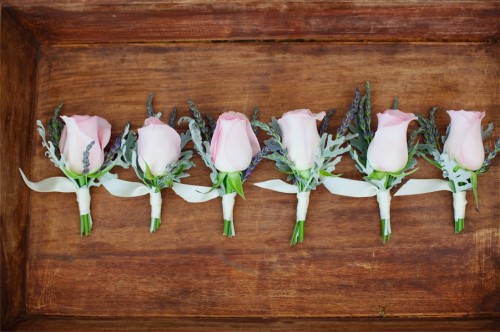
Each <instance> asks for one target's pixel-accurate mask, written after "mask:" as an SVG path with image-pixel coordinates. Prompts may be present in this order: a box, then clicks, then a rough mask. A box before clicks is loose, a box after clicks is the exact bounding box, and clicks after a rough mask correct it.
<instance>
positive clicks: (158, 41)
mask: <svg viewBox="0 0 500 332" xmlns="http://www.w3.org/2000/svg"><path fill="white" fill-rule="evenodd" d="M106 3H107V4H106V5H103V4H100V3H99V1H94V0H86V1H83V0H82V1H40V0H29V1H20V0H12V1H10V2H8V3H4V4H3V5H2V8H1V54H0V56H1V101H0V103H1V114H0V115H1V122H0V126H1V127H0V133H1V138H0V142H1V144H2V153H1V158H2V159H1V160H2V162H1V164H2V172H1V174H2V176H1V208H0V209H1V244H2V255H1V268H2V270H1V287H2V290H1V301H2V302H1V304H2V308H1V319H2V329H18V330H68V329H71V330H75V329H76V330H105V329H107V330H126V329H129V330H141V329H142V330H144V329H150V330H163V329H165V328H167V327H170V328H172V329H177V330H184V329H185V330H206V329H207V328H208V329H228V330H229V329H236V330H238V329H240V330H262V329H264V330H290V329H292V330H293V329H316V330H331V329H343V330H367V329H370V330H385V331H387V330H436V329H448V330H455V331H457V330H475V329H482V330H494V329H495V328H498V317H499V297H500V292H499V282H500V276H499V270H500V269H499V262H500V260H499V241H498V235H499V220H500V218H499V199H498V197H499V183H500V181H499V173H500V167H498V166H499V162H498V159H497V160H496V161H495V163H494V165H493V167H492V168H491V171H490V173H488V175H486V176H483V177H481V178H480V179H479V198H480V206H481V210H480V212H479V213H478V212H476V211H475V208H474V204H473V197H472V194H471V193H469V197H468V199H469V204H468V206H467V212H466V223H465V230H464V231H463V232H462V233H461V234H459V235H454V234H453V225H452V219H453V215H452V214H453V211H452V200H451V194H449V193H446V192H438V193H433V194H428V195H420V196H414V197H397V198H394V199H393V201H392V229H393V236H392V238H391V241H390V243H389V244H387V245H385V246H384V245H382V243H381V237H380V234H379V220H378V208H377V203H376V200H375V199H369V198H366V199H354V198H347V197H340V196H333V195H330V194H329V193H327V192H326V190H325V189H324V188H322V187H321V188H319V189H318V190H317V191H315V192H313V193H312V194H311V204H310V207H309V213H308V220H307V226H306V239H305V242H304V243H303V244H301V245H298V246H296V247H290V246H289V245H288V241H289V238H290V236H291V232H292V230H293V223H294V214H295V204H296V200H295V197H293V196H292V195H286V194H277V193H272V192H269V191H265V190H262V189H259V188H257V187H255V186H252V183H254V182H258V181H263V180H267V179H271V178H276V177H280V174H279V173H278V172H277V171H276V170H275V169H274V166H273V164H272V163H271V162H268V161H264V162H263V163H262V164H261V165H259V166H258V168H257V170H256V171H255V172H254V174H253V176H252V177H251V178H250V183H248V184H247V185H246V187H245V193H246V196H247V200H246V201H244V200H242V199H237V202H236V207H235V211H234V212H235V220H236V221H235V222H236V232H237V236H236V237H235V238H233V239H227V238H225V237H223V236H222V235H221V233H222V220H221V206H220V201H219V200H214V201H211V202H207V203H202V204H197V205H191V204H188V203H186V202H184V201H182V199H180V198H179V197H177V196H175V195H174V194H173V193H172V192H171V191H165V192H164V193H163V199H164V201H163V215H162V218H163V223H162V226H161V228H160V230H159V232H158V233H156V234H153V235H151V234H149V232H148V223H149V220H148V218H149V217H148V216H149V204H148V198H147V197H141V198H135V199H125V198H116V197H111V196H110V195H109V194H108V193H107V192H106V191H105V190H104V189H103V188H93V189H92V214H93V218H94V222H95V227H94V229H93V231H92V235H91V236H90V237H88V238H80V236H79V235H78V234H79V233H78V232H79V224H78V222H79V219H78V210H77V204H76V201H75V196H74V195H71V194H58V193H51V194H40V193H37V192H32V191H30V190H29V189H28V188H27V187H26V186H25V185H24V184H23V183H22V181H21V177H20V176H19V172H18V167H21V168H22V169H23V170H24V171H25V172H26V174H27V175H28V177H29V178H30V179H32V180H35V181H38V180H41V179H43V178H46V177H48V176H56V175H59V172H58V170H57V169H56V168H55V167H53V165H52V164H51V163H50V161H49V160H48V159H47V158H46V157H45V156H44V150H43V148H42V147H41V140H40V137H39V136H38V134H37V133H36V127H35V120H36V119H41V120H42V121H44V122H45V121H47V119H48V118H49V117H50V116H51V114H52V111H53V108H54V106H55V105H56V104H58V103H59V102H61V101H64V103H65V107H64V111H63V112H64V113H65V114H98V115H100V116H103V117H105V118H107V119H108V120H109V121H110V122H111V124H112V126H113V134H114V135H117V134H118V133H119V132H120V130H121V128H122V126H123V124H124V123H125V122H127V121H129V122H130V123H131V125H132V127H133V128H138V127H139V126H141V125H142V122H143V119H144V116H145V103H146V99H147V96H148V94H149V93H150V92H154V93H155V94H156V98H155V107H156V109H157V110H162V111H163V110H167V111H168V110H169V109H170V108H171V107H172V106H177V107H178V110H179V112H180V114H181V115H188V108H187V104H186V99H187V98H188V97H189V98H192V99H193V100H194V101H195V102H196V103H197V105H198V106H199V108H200V109H201V110H202V111H204V112H208V113H210V114H212V115H213V116H214V117H216V116H217V115H219V114H220V113H222V112H223V111H229V110H233V111H239V112H244V113H246V114H250V113H251V111H252V109H253V107H255V106H259V107H260V109H261V117H260V118H261V120H263V121H268V120H269V119H270V117H271V116H273V115H276V116H279V115H281V114H282V113H284V112H286V111H289V110H292V109H297V108H310V109H311V110H313V111H315V112H317V111H322V110H328V109H331V108H336V110H337V113H336V115H335V116H334V118H333V121H332V123H331V126H330V132H334V130H335V129H336V127H337V126H338V125H339V124H340V122H341V119H342V117H343V116H344V115H345V113H346V110H347V109H348V107H349V105H350V103H351V100H352V96H353V92H354V88H355V87H356V86H359V87H363V85H364V82H365V81H370V83H371V84H372V91H373V110H374V112H381V111H383V110H385V109H386V108H389V106H390V105H391V103H392V99H393V98H394V97H399V99H400V109H401V110H403V111H406V112H416V113H420V114H427V112H428V110H429V108H430V107H431V106H433V105H439V106H440V107H441V111H440V112H439V113H438V125H439V127H440V129H442V130H444V129H445V127H446V125H447V123H448V121H449V120H448V116H447V115H446V113H445V112H444V110H446V109H468V110H481V111H486V113H487V115H486V118H485V120H484V122H483V123H487V122H489V121H493V122H495V124H496V125H497V126H500V111H499V98H498V96H499V92H500V91H499V76H498V73H499V69H500V68H499V65H498V59H499V50H500V49H499V47H498V43H497V41H498V37H499V30H498V17H499V14H500V12H499V3H498V2H496V1H440V2H428V1H412V2H393V1H370V2H368V1H342V2H335V3H330V2H314V3H305V2H304V3H303V2H298V3H295V2H294V3H291V2H290V3H289V2H284V1H272V2H242V1H237V2H227V1H211V2H198V1H188V0H186V1H176V2H168V3H167V2H164V1H154V0H153V1H147V2H146V1H145V2H141V1H138V2H134V3H130V2H125V1H114V0H109V1H106ZM185 129H186V128H185V127H181V128H179V130H182V131H184V130H185ZM496 136H498V130H497V131H496ZM259 138H260V141H261V142H262V141H263V140H264V139H265V137H264V135H260V136H259ZM195 162H196V164H197V167H196V168H195V169H193V171H192V172H191V177H189V178H188V179H186V183H192V184H205V185H209V182H210V181H209V179H208V174H209V172H208V170H207V169H206V168H205V167H204V165H203V163H202V161H201V160H200V159H199V158H198V157H196V158H195ZM418 167H419V171H418V172H417V173H415V174H414V176H413V177H414V178H439V177H440V173H439V171H437V170H435V169H433V168H432V167H431V166H429V165H428V164H427V163H426V162H425V161H423V160H419V164H418ZM337 172H338V173H342V174H343V176H345V177H347V178H354V179H360V174H359V173H358V172H357V171H356V170H355V168H354V166H353V162H352V160H351V159H350V157H349V156H347V155H346V156H345V157H344V159H343V161H342V163H341V164H340V165H339V167H338V169H337ZM118 173H119V174H120V176H121V177H123V178H125V179H130V180H133V179H134V175H133V172H132V171H131V170H119V171H118Z"/></svg>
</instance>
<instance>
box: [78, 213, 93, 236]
mask: <svg viewBox="0 0 500 332" xmlns="http://www.w3.org/2000/svg"><path fill="white" fill-rule="evenodd" d="M91 230H92V221H91V219H90V214H83V215H80V236H84V235H85V236H88V235H90V231H91Z"/></svg>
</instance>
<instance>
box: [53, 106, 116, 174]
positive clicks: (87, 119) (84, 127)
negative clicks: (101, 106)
mask: <svg viewBox="0 0 500 332" xmlns="http://www.w3.org/2000/svg"><path fill="white" fill-rule="evenodd" d="M61 119H62V120H63V121H64V123H65V124H66V125H65V126H64V128H63V130H62V133H61V139H60V140H59V150H61V154H62V156H63V157H64V159H65V160H66V167H67V168H68V169H69V170H70V171H72V172H73V173H75V174H83V153H84V152H85V150H86V149H87V146H88V145H89V144H90V143H91V142H92V141H94V145H93V146H92V148H91V149H90V152H89V163H90V164H89V173H90V174H91V173H94V172H96V171H98V170H99V169H100V168H101V166H102V163H103V162H104V148H105V147H106V145H107V144H108V142H109V138H110V137H111V125H110V124H109V122H108V121H106V120H105V119H103V118H101V117H98V116H88V115H73V116H64V115H63V116H61Z"/></svg>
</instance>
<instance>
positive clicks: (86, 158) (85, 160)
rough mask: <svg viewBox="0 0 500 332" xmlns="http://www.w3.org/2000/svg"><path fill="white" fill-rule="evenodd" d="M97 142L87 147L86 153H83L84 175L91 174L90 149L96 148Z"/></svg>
mask: <svg viewBox="0 0 500 332" xmlns="http://www.w3.org/2000/svg"><path fill="white" fill-rule="evenodd" d="M94 144H95V141H92V142H90V143H89V144H88V145H87V147H86V148H85V151H83V160H82V163H83V174H84V175H87V174H89V171H90V169H89V168H90V160H89V155H90V149H92V146H94Z"/></svg>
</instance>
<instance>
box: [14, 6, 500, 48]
mask: <svg viewBox="0 0 500 332" xmlns="http://www.w3.org/2000/svg"><path fill="white" fill-rule="evenodd" d="M6 6H7V9H8V10H9V11H10V12H11V13H12V14H13V15H14V16H15V17H16V18H17V19H18V20H19V21H20V22H21V24H22V25H23V26H25V27H27V28H28V29H29V30H30V31H31V32H32V33H33V34H34V35H35V36H36V37H37V38H38V40H40V41H42V42H44V43H109V42H137V43H143V42H165V41H173V40H175V41H185V40H191V41H193V40H196V41H203V40H205V41H206V40H221V41H222V40H223V41H228V40H310V39H320V40H325V41H326V40H334V41H364V40H370V41H398V40H399V41H401V40H404V41H443V40H444V41H489V40H498V39H499V26H498V24H499V23H498V16H499V15H500V9H499V2H498V1H489V0H487V1H484V0H483V1H425V0H420V1H411V2H410V1H388V0H383V1H352V0H350V1H320V2H316V1H315V2H308V1H300V2H284V1H230V2H227V1H192V0H190V1H174V2H163V1H136V2H133V3H123V1H106V4H105V5H103V4H102V1H81V2H75V1H58V2H56V1H33V0H31V1H26V0H22V1H16V0H11V4H10V5H6Z"/></svg>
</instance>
